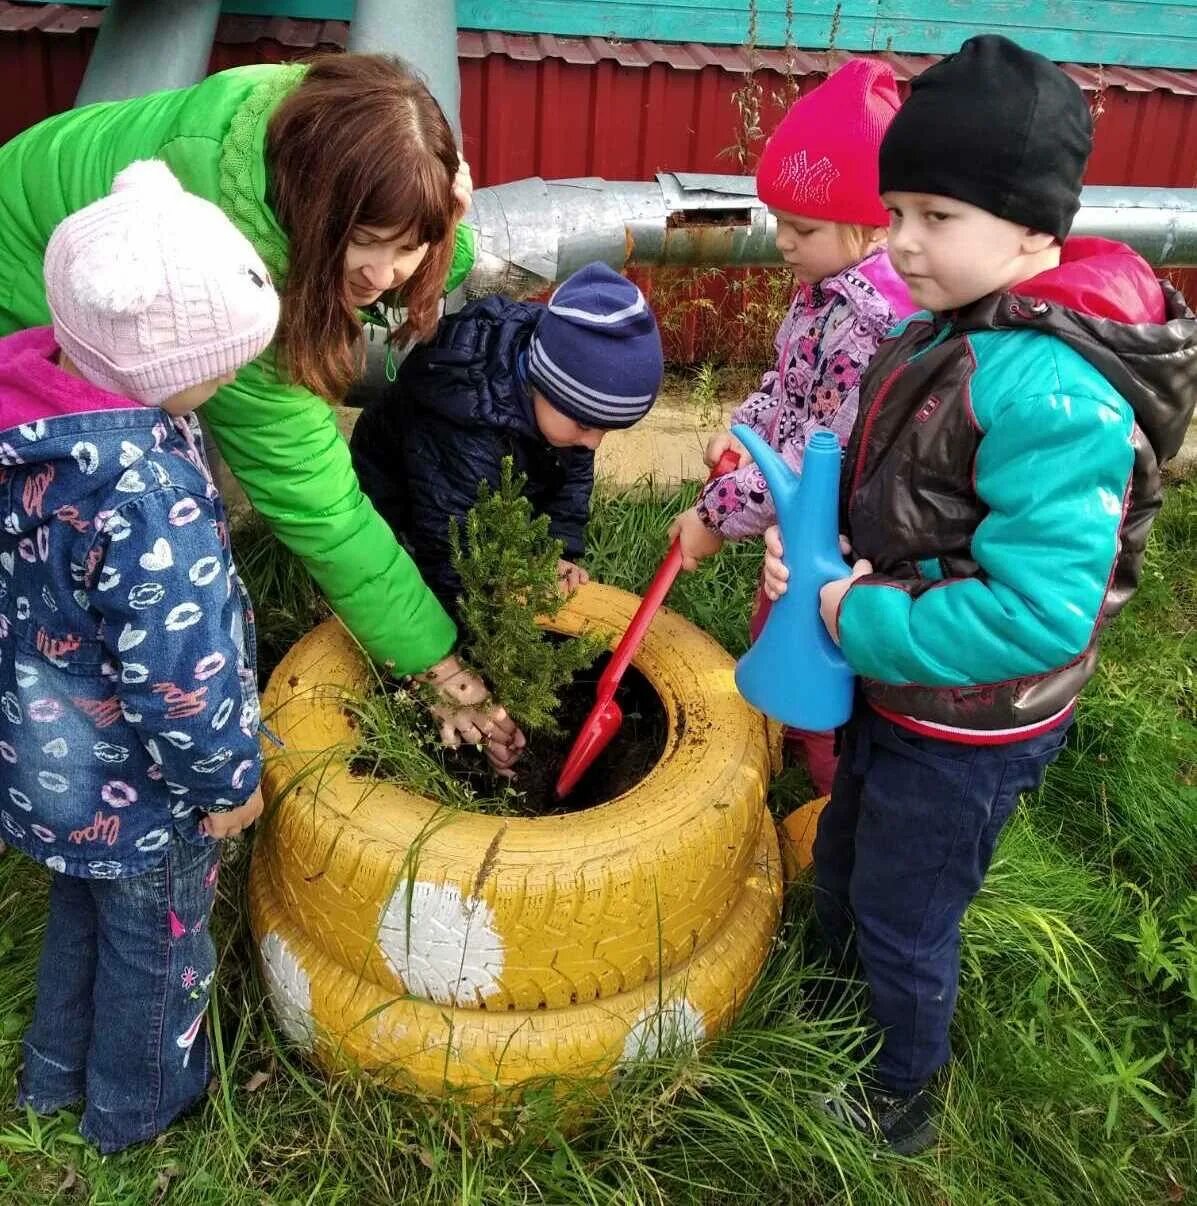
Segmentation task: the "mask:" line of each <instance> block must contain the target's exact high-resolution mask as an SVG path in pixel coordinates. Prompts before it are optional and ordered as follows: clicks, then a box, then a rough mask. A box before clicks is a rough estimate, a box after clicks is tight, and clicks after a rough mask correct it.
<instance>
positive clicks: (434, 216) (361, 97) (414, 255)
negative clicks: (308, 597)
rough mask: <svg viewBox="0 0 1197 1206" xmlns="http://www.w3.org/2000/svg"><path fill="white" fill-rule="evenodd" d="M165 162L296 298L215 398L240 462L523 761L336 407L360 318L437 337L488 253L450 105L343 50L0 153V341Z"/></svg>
mask: <svg viewBox="0 0 1197 1206" xmlns="http://www.w3.org/2000/svg"><path fill="white" fill-rule="evenodd" d="M151 158H153V159H161V160H163V161H165V163H166V164H167V165H168V166H169V167H170V169H171V170H172V171H173V172H174V174H175V175H176V176H177V177H178V179H179V180H180V181H181V182H182V184H183V186H184V188H186V189H188V190H189V191H190V192H193V193H196V194H197V195H199V196H201V197H204V198H207V199H208V200H210V201H213V202H215V203H216V204H217V205H219V206H220V207H221V208H222V209H223V210H224V211H225V213H226V214H228V216H229V217H230V218H231V219H232V220H233V222H234V223H236V225H237V226H238V227H239V228H240V229H241V230H242V232H243V233H244V234H245V235H246V236H247V237H248V238H249V239H250V241H251V242H252V243H253V244H254V246H255V247H256V248H257V250H258V253H259V254H260V255H261V257H262V259H263V261H264V262H265V264H266V265H267V267H268V268H269V269H270V271H271V273H272V274H273V276H274V280H275V284H276V286H277V287H278V289H279V293H280V295H281V296H282V300H283V308H282V317H281V320H280V324H279V333H278V336H277V338H276V341H275V343H274V345H272V347H271V348H269V349H268V350H267V351H266V353H265V354H264V355H263V356H262V357H260V358H259V359H258V360H256V361H254V362H253V363H252V364H250V365H248V366H246V367H245V368H244V369H242V370H241V372H240V373H239V374H238V375H237V378H236V380H235V381H234V382H233V383H232V384H231V385H228V386H225V387H224V388H222V389H221V390H220V391H219V393H217V395H216V396H215V398H213V399H212V401H211V402H209V403H208V404H207V406H206V407H205V410H204V417H205V419H206V420H207V422H208V425H209V426H210V428H211V431H212V435H213V438H214V439H215V441H216V445H217V447H218V449H219V450H220V452H221V454H222V455H223V457H224V459H225V461H226V462H227V464H228V466H229V469H230V470H231V471H232V473H233V474H234V475H235V477H236V478H237V480H238V481H239V482H240V483H241V485H242V487H243V488H244V489H245V493H246V495H247V496H248V498H249V500H250V502H251V503H252V504H253V506H254V507H255V508H256V509H257V510H258V511H260V512H261V514H262V515H263V516H264V517H265V518H266V520H267V521H268V523H269V524H270V526H271V528H272V529H273V531H274V533H275V534H276V535H277V536H278V537H279V539H280V540H282V542H283V543H284V544H286V545H287V546H288V547H289V548H291V549H293V550H294V551H295V552H296V553H297V554H298V555H299V556H300V557H301V558H302V560H303V562H304V564H305V565H306V566H307V568H308V570H309V572H310V573H311V575H312V577H313V578H314V579H315V580H316V582H317V583H318V584H319V585H320V587H321V588H322V589H323V591H324V593H325V595H326V596H327V598H328V600H329V602H330V604H331V605H332V607H333V609H334V610H335V611H336V612H337V614H338V615H339V616H340V617H341V619H342V620H343V621H344V622H345V624H346V626H347V627H348V628H349V630H350V631H351V632H352V633H353V634H354V636H355V637H357V639H358V640H359V641H360V642H361V644H362V645H363V646H364V647H365V649H366V650H367V651H368V652H369V653H370V654H371V655H372V656H373V657H374V658H375V659H376V660H377V661H378V662H380V663H382V664H384V665H386V666H387V667H389V668H390V669H392V670H393V671H394V672H395V673H396V674H417V675H421V676H422V677H424V678H426V679H427V681H430V682H432V683H434V684H436V685H437V686H438V688H439V689H440V691H441V693H442V696H443V699H444V701H445V702H444V706H443V707H438V708H437V709H436V711H437V714H438V717H439V718H440V720H441V722H442V735H443V737H444V739H445V740H446V741H448V742H449V743H451V744H453V743H456V741H458V740H461V741H467V742H475V741H479V740H483V739H485V738H490V740H491V754H492V760H493V761H496V763H498V764H499V765H500V766H506V765H507V764H509V763H510V761H511V760H512V759H513V757H514V754H515V750H516V747H517V746H518V745H519V744H522V741H523V738H522V736H521V735H520V734H519V733H518V730H516V729H515V726H514V724H513V723H512V722H511V721H510V719H509V718H508V717H507V716H506V714H505V713H504V712H503V710H502V709H501V708H497V707H493V706H491V705H490V704H489V702H488V696H487V692H486V688H485V685H484V684H483V683H482V681H481V680H480V679H478V678H477V677H476V676H475V675H474V674H473V673H471V672H470V671H469V670H467V669H466V668H465V667H464V666H462V665H461V663H460V662H458V661H457V659H456V658H455V657H454V656H453V652H452V651H453V646H454V644H455V642H456V631H455V629H454V626H453V623H452V621H451V620H450V619H449V617H448V616H447V615H446V614H445V612H444V610H443V609H442V608H441V606H440V604H439V603H438V602H437V600H436V598H435V597H434V596H433V594H432V593H431V591H430V590H429V589H428V588H427V587H426V586H425V585H424V582H423V581H422V579H421V578H420V575H419V573H418V571H417V570H416V567H415V566H414V565H413V563H412V561H411V559H410V558H409V557H408V555H407V553H406V552H405V551H404V550H403V549H402V548H401V547H400V546H399V545H398V543H397V542H396V540H395V537H394V536H393V535H392V533H391V531H390V529H389V528H388V527H387V525H386V523H385V522H383V520H382V519H380V518H379V516H378V515H377V513H376V512H375V510H374V508H373V507H372V506H371V504H370V502H369V501H368V500H367V499H366V498H365V497H364V496H363V494H362V492H361V490H360V489H359V487H358V483H357V479H356V476H355V475H354V471H353V468H352V465H351V463H350V458H349V450H348V447H347V446H346V444H345V441H344V440H343V439H342V437H341V435H340V434H339V432H338V429H337V425H336V422H335V420H334V417H333V413H332V410H331V407H330V405H329V404H330V403H335V402H338V401H339V400H340V399H341V398H343V397H344V395H345V392H346V390H347V389H348V388H349V385H350V383H351V381H352V380H353V378H354V376H355V375H356V374H357V372H358V371H359V370H360V368H361V365H362V359H363V354H362V340H361V321H362V315H361V311H363V310H371V309H373V308H374V307H376V306H377V305H379V304H381V305H382V306H386V307H390V306H395V305H402V306H403V307H405V309H406V315H407V317H406V322H405V325H404V327H403V328H402V329H401V331H400V332H399V333H398V334H399V336H400V337H414V338H422V337H425V336H427V335H429V334H431V332H432V330H433V329H434V327H435V325H436V320H437V312H438V305H439V301H440V298H441V296H442V295H443V292H444V290H445V289H446V287H448V288H453V287H454V286H455V285H456V284H458V283H459V282H460V281H461V280H462V278H463V277H464V276H465V274H466V273H467V272H468V271H469V268H470V266H471V264H472V262H473V255H474V251H473V235H472V232H471V231H470V230H469V228H468V227H465V226H461V225H458V222H457V219H458V217H459V216H460V214H461V212H462V210H463V208H464V204H465V203H466V202H468V191H467V190H468V179H469V177H468V169H465V168H464V164H462V163H461V161H460V160H459V158H458V154H457V149H456V146H455V143H454V140H453V135H452V132H451V130H450V129H449V126H448V123H447V122H446V121H445V118H444V115H443V114H442V112H441V111H440V109H439V107H438V106H437V104H436V102H435V101H434V100H433V99H432V96H431V94H430V93H429V92H428V91H427V89H426V88H425V87H424V85H423V84H422V83H420V82H419V81H418V80H417V79H416V78H415V77H414V76H413V75H412V74H411V73H410V72H409V71H408V70H407V69H405V68H404V67H402V66H400V65H399V64H397V63H395V62H394V61H392V60H389V59H386V58H383V57H380V56H375V55H358V54H344V55H326V56H322V57H320V58H317V59H315V60H314V61H313V62H312V63H311V64H309V65H300V64H286V65H279V64H264V65H258V66H252V67H238V68H235V69H233V70H231V71H224V72H221V73H219V74H218V75H214V76H211V77H210V78H208V79H206V80H204V81H203V82H202V83H199V84H196V85H195V86H194V87H191V88H184V89H180V90H177V91H171V92H159V93H155V94H152V95H150V96H145V97H138V98H136V99H134V100H127V101H116V102H111V103H102V104H97V105H91V106H89V107H87V108H85V109H79V110H75V111H72V112H69V113H63V114H60V115H59V116H57V117H52V118H49V119H47V120H46V121H43V122H41V123H40V124H39V125H36V126H34V127H33V128H32V129H29V130H26V131H25V132H24V133H22V134H20V135H18V136H17V137H16V138H14V139H13V140H12V141H11V142H9V143H8V144H7V145H5V146H3V147H0V335H3V334H8V333H10V332H12V331H17V330H22V329H24V328H28V327H36V326H41V325H43V324H46V323H48V322H49V321H50V319H49V312H48V310H47V307H46V298H45V290H44V286H43V283H42V257H43V254H44V251H45V247H46V243H47V241H48V240H49V237H50V233H51V232H52V231H53V229H54V228H55V226H57V225H58V223H59V222H60V221H61V220H62V219H63V218H64V217H66V216H67V214H70V213H73V212H74V211H75V210H78V209H81V208H82V207H83V206H85V205H88V204H90V203H91V202H92V201H95V200H96V199H97V198H98V197H101V196H103V195H104V194H105V193H107V192H108V190H109V188H110V187H111V185H112V180H113V177H114V176H115V175H116V173H117V172H119V171H120V170H121V169H122V168H124V167H126V166H127V165H128V164H130V163H132V162H133V161H134V160H137V159H151ZM455 184H456V189H455Z"/></svg>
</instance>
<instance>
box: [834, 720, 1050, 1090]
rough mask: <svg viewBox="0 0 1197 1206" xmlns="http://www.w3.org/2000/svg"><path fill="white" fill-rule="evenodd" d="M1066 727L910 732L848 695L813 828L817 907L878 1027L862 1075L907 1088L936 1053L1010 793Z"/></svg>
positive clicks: (941, 1047)
mask: <svg viewBox="0 0 1197 1206" xmlns="http://www.w3.org/2000/svg"><path fill="white" fill-rule="evenodd" d="M1067 730H1068V725H1067V724H1065V725H1062V726H1061V727H1059V728H1057V729H1054V730H1053V731H1052V732H1050V733H1045V734H1043V735H1041V736H1038V737H1032V738H1028V739H1026V740H1024V741H1019V742H1015V743H1012V744H1009V745H989V746H983V745H982V746H972V745H959V744H956V743H954V742H948V741H938V740H935V739H933V738H927V737H920V736H918V735H917V734H915V733H912V732H909V731H908V730H906V729H903V728H901V727H900V726H898V725H895V724H893V723H892V722H890V721H888V720H885V719H884V718H883V717H881V716H879V715H878V714H877V713H875V712H874V711H873V710H872V709H871V708H869V707H868V706H867V705H865V704H858V705H857V708H856V711H855V713H854V714H853V717H852V720H851V722H850V723H849V725H848V728H847V730H846V733H845V739H844V745H843V750H842V753H841V755H840V762H839V769H838V771H837V774H836V778H835V786H834V788H833V790H832V793H831V800H830V802H829V803H828V805H827V807H826V808H825V809H824V810H823V814H822V816H821V817H820V818H819V829H818V833H817V836H816V838H815V846H814V858H815V911H816V914H817V915H818V919H819V923H820V926H821V927H822V930H823V933H824V936H825V937H826V938H827V940H828V941H829V942H830V944H831V947H832V949H833V951H834V952H835V953H836V954H837V955H838V956H839V957H841V958H843V959H846V960H851V959H852V957H853V955H855V957H856V958H857V959H858V960H859V963H860V967H861V970H862V971H863V973H864V977H865V979H866V980H867V982H868V985H869V990H870V997H871V1005H870V1012H871V1013H872V1016H873V1019H874V1021H875V1022H876V1023H877V1025H878V1026H879V1027H880V1028H881V1031H882V1046H881V1050H880V1052H879V1053H878V1056H877V1059H876V1062H875V1064H874V1066H873V1069H872V1072H873V1075H874V1077H875V1079H876V1081H877V1082H878V1084H879V1085H880V1086H881V1087H882V1088H883V1089H885V1090H887V1091H889V1092H892V1093H904V1094H905V1093H913V1092H915V1091H916V1090H917V1089H920V1088H921V1087H922V1086H923V1085H925V1084H926V1083H927V1081H929V1080H930V1079H931V1077H932V1076H933V1075H934V1073H935V1072H936V1071H937V1070H938V1069H939V1068H940V1067H941V1066H942V1065H943V1064H945V1063H946V1062H947V1060H948V1058H949V1056H950V1054H951V1049H950V1046H949V1043H948V1028H949V1025H950V1024H951V1021H952V1014H953V1012H954V1011H955V1007H956V989H957V986H958V982H959V977H960V919H961V917H963V915H964V911H965V909H966V908H967V907H968V905H969V902H970V901H971V900H972V899H973V897H974V896H975V895H976V894H977V891H978V889H979V888H980V887H981V881H982V880H983V879H984V878H985V872H986V871H987V870H988V869H989V861H990V859H991V858H992V857H993V847H994V844H995V843H996V842H997V839H998V834H999V833H1001V831H1002V826H1003V825H1005V823H1006V821H1007V820H1008V819H1009V817H1010V814H1011V813H1012V812H1013V811H1014V808H1015V805H1017V803H1018V798H1019V796H1020V795H1021V793H1023V792H1025V791H1032V790H1034V789H1035V788H1037V787H1038V786H1039V785H1040V784H1041V783H1042V782H1043V776H1044V772H1045V771H1046V770H1047V768H1048V766H1049V765H1050V764H1051V763H1052V762H1054V761H1055V759H1056V757H1057V756H1058V755H1059V752H1060V749H1061V748H1062V747H1063V745H1064V740H1065V737H1066V735H1067Z"/></svg>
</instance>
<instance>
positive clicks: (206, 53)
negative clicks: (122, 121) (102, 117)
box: [75, 0, 220, 108]
mask: <svg viewBox="0 0 1197 1206" xmlns="http://www.w3.org/2000/svg"><path fill="white" fill-rule="evenodd" d="M219 17H220V0H112V3H111V4H110V5H109V6H108V11H107V12H106V13H105V14H104V20H103V22H102V23H101V25H100V32H99V34H98V36H97V37H96V44H95V47H94V48H93V49H92V52H91V57H90V58H89V59H88V61H87V71H86V73H85V74H84V76H83V83H82V84H81V85H80V86H79V93H78V95H77V96H76V97H75V107H76V108H79V107H81V106H83V105H90V104H94V103H95V102H96V101H106V100H128V99H129V98H130V97H133V96H144V95H145V94H146V93H147V92H159V91H162V90H163V89H166V88H186V87H187V86H188V85H190V84H195V83H198V82H199V81H200V80H202V79H203V78H204V76H205V75H206V74H207V72H208V60H209V59H210V58H211V56H212V40H213V38H215V36H216V22H217V19H218V18H219Z"/></svg>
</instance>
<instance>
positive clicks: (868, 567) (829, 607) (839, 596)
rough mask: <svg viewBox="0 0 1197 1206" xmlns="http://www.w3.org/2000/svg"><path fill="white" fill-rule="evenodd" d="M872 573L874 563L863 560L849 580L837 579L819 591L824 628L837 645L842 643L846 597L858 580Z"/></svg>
mask: <svg viewBox="0 0 1197 1206" xmlns="http://www.w3.org/2000/svg"><path fill="white" fill-rule="evenodd" d="M872 572H873V564H872V562H871V561H865V560H863V559H862V560H860V561H858V562H857V563H856V564H855V565H854V566H853V567H852V573H851V574H850V575H849V576H848V577H847V578H836V579H835V581H834V582H828V583H827V584H826V585H824V586H823V588H822V589H821V590H820V591H819V615H820V616H822V618H823V626H824V627H825V628H826V629H827V631H828V632H829V633H830V634H831V639H832V640H833V641H834V642H835V643H836V644H837V645H838V644H839V643H840V606H841V605H842V604H843V602H844V596H845V595H846V594H847V593H848V591H849V590H850V589H851V588H852V584H853V583H854V582H855V581H856V579H857V578H863V577H864V576H865V575H866V574H871V573H872Z"/></svg>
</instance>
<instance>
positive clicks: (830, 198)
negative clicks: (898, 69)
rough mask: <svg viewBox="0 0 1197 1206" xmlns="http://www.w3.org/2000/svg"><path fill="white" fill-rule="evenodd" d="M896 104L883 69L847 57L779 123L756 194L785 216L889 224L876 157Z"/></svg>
mask: <svg viewBox="0 0 1197 1206" xmlns="http://www.w3.org/2000/svg"><path fill="white" fill-rule="evenodd" d="M898 104H899V100H898V85H897V82H896V80H895V79H894V73H893V71H892V70H891V69H890V68H889V67H888V66H887V65H886V64H885V63H881V62H878V61H877V60H876V59H849V60H848V61H847V62H846V63H845V64H844V65H843V66H842V67H841V68H839V70H838V71H835V72H833V73H832V74H831V75H829V76H828V77H827V79H826V80H824V81H823V83H821V84H820V85H819V86H818V87H817V88H815V89H814V90H813V91H811V92H808V93H807V94H806V95H805V96H800V97H799V98H798V99H797V100H796V101H795V102H794V103H793V104H792V105H791V106H790V110H789V112H788V113H787V114H786V115H785V117H783V118H782V119H781V124H780V125H779V126H778V127H777V129H776V130H774V131H773V136H772V137H771V138H770V139H769V141H768V143H767V144H766V145H765V149H764V151H763V152H762V154H761V161H760V165H759V166H758V167H757V169H756V191H757V195H758V196H759V197H760V199H761V200H762V201H763V202H764V203H765V204H766V205H768V206H771V207H772V208H773V209H779V210H782V211H783V212H784V213H789V214H800V215H802V216H803V217H806V218H819V219H822V220H824V221H828V222H858V223H860V225H862V226H888V225H889V214H888V213H887V212H886V209H885V206H884V205H882V204H881V189H880V187H879V185H878V182H877V156H878V151H879V149H880V147H881V139H882V138H883V137H884V136H885V131H886V130H887V129H888V128H889V123H890V122H891V121H892V120H893V116H894V114H895V113H896V112H897V111H898Z"/></svg>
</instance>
